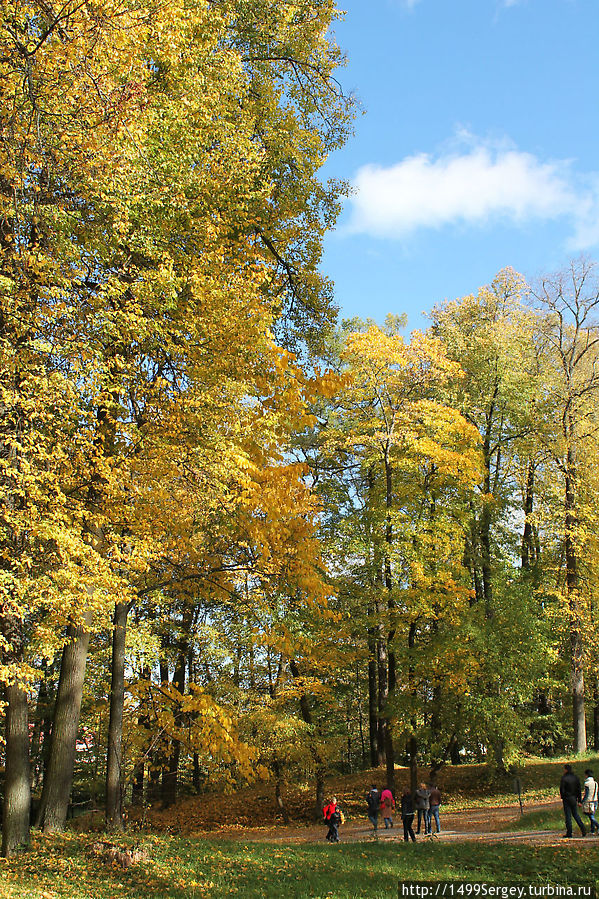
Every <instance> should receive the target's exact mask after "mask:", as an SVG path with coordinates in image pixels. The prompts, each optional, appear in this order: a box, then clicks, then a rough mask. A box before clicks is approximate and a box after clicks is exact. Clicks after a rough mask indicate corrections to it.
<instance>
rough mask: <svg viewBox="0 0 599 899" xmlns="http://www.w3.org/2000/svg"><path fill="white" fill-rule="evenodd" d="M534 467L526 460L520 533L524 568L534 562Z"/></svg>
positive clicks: (526, 568) (529, 566)
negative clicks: (521, 528) (526, 467)
mask: <svg viewBox="0 0 599 899" xmlns="http://www.w3.org/2000/svg"><path fill="white" fill-rule="evenodd" d="M534 484H535V467H534V463H533V461H532V460H529V462H528V469H527V472H526V492H525V495H524V532H523V534H522V551H521V565H522V568H523V569H524V570H528V569H529V568H531V567H532V566H533V565H534V564H535V562H536V558H535V556H536V553H535V539H534V530H533V524H532V513H533V502H534Z"/></svg>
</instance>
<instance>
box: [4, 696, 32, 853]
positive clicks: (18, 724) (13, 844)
mask: <svg viewBox="0 0 599 899" xmlns="http://www.w3.org/2000/svg"><path fill="white" fill-rule="evenodd" d="M4 698H5V700H6V703H7V707H6V731H5V738H6V748H5V758H6V768H5V778H4V806H3V813H2V856H3V857H4V858H10V857H11V856H12V855H16V853H18V852H20V851H22V850H23V849H26V848H27V846H28V844H29V812H30V807H31V779H30V771H29V718H28V710H27V693H26V691H25V690H24V689H23V688H22V686H20V685H19V684H18V683H16V684H12V685H11V686H7V687H5V689H4Z"/></svg>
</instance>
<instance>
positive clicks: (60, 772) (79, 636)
mask: <svg viewBox="0 0 599 899" xmlns="http://www.w3.org/2000/svg"><path fill="white" fill-rule="evenodd" d="M90 624H91V613H90V612H86V613H85V617H84V624H83V625H82V626H80V627H73V626H71V627H69V629H68V632H67V634H68V638H69V643H67V645H66V646H65V648H64V650H63V653H62V662H61V666H60V679H59V682H58V692H57V695H56V706H55V709H54V722H53V726H52V742H51V747H50V758H49V759H48V770H47V771H46V776H45V778H44V787H43V790H42V798H41V801H40V810H39V815H38V820H37V826H38V827H40V828H41V829H42V830H43V831H44V833H51V832H53V831H61V830H64V826H65V823H66V819H67V811H68V807H69V798H70V794H71V785H72V783H73V768H74V764H75V749H76V743H77V730H78V727H79V714H80V711H81V698H82V695H83V679H84V677H85V664H86V661H87V648H88V645H89V626H90Z"/></svg>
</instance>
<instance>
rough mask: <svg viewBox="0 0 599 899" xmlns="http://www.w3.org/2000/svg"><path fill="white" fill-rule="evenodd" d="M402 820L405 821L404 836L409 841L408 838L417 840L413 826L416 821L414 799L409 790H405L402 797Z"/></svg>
mask: <svg viewBox="0 0 599 899" xmlns="http://www.w3.org/2000/svg"><path fill="white" fill-rule="evenodd" d="M401 820H402V821H403V838H404V840H405V841H406V843H407V842H408V840H410V839H411V840H412V842H413V843H415V842H416V837H415V836H414V828H413V827H412V824H413V821H414V800H413V799H412V794H411V793H410V791H409V790H404V792H403V795H402V797H401Z"/></svg>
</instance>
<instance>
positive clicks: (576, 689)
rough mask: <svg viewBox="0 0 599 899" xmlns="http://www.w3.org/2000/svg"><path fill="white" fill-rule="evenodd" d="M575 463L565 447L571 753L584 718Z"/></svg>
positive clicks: (578, 744) (582, 733) (580, 740)
mask: <svg viewBox="0 0 599 899" xmlns="http://www.w3.org/2000/svg"><path fill="white" fill-rule="evenodd" d="M576 525H577V521H576V496H575V464H574V456H573V453H572V450H571V449H569V450H568V460H567V468H566V477H565V554H566V589H567V593H568V609H569V613H570V675H571V684H572V725H573V730H574V752H575V753H577V754H578V753H582V752H586V748H587V736H586V718H585V708H584V647H583V640H582V633H581V623H580V614H579V609H578V604H579V601H580V600H579V597H578V587H579V584H578V556H577V550H576V543H575V539H576Z"/></svg>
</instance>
